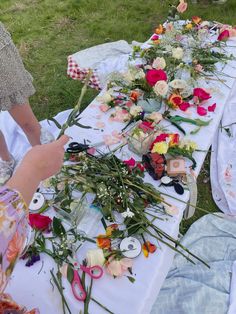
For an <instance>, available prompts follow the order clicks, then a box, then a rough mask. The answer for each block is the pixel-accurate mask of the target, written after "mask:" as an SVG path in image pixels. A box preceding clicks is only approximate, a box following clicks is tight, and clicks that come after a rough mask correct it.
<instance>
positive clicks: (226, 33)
mask: <svg viewBox="0 0 236 314" xmlns="http://www.w3.org/2000/svg"><path fill="white" fill-rule="evenodd" d="M229 37H230V34H229V31H228V29H225V30H224V31H223V32H221V33H220V35H219V36H218V40H220V41H226V40H227V39H228V38H229Z"/></svg>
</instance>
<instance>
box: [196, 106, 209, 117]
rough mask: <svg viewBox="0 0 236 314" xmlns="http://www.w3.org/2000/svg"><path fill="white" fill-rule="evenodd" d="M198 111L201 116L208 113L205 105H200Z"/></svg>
mask: <svg viewBox="0 0 236 314" xmlns="http://www.w3.org/2000/svg"><path fill="white" fill-rule="evenodd" d="M197 113H198V114H199V116H205V115H206V114H207V110H206V108H204V107H201V106H198V107H197Z"/></svg>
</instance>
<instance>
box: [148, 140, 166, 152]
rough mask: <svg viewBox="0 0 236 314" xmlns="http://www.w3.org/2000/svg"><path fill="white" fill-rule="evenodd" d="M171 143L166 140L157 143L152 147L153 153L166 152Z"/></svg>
mask: <svg viewBox="0 0 236 314" xmlns="http://www.w3.org/2000/svg"><path fill="white" fill-rule="evenodd" d="M168 148H169V145H168V144H167V143H166V142H159V143H155V144H154V146H153V149H152V153H158V154H166V153H167V151H168Z"/></svg>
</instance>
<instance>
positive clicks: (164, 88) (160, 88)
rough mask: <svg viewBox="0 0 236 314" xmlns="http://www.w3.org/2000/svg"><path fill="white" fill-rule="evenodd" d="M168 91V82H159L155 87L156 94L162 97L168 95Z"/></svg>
mask: <svg viewBox="0 0 236 314" xmlns="http://www.w3.org/2000/svg"><path fill="white" fill-rule="evenodd" d="M168 89H169V87H168V84H167V83H166V81H158V82H157V83H156V84H155V86H154V87H153V90H154V92H155V94H156V95H157V96H162V97H164V96H166V94H167V93H168Z"/></svg>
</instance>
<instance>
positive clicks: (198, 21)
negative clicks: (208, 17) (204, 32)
mask: <svg viewBox="0 0 236 314" xmlns="http://www.w3.org/2000/svg"><path fill="white" fill-rule="evenodd" d="M192 21H193V23H194V24H199V23H200V22H201V21H202V19H201V18H200V17H199V16H193V17H192Z"/></svg>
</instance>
